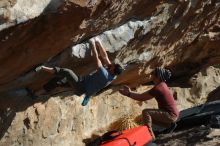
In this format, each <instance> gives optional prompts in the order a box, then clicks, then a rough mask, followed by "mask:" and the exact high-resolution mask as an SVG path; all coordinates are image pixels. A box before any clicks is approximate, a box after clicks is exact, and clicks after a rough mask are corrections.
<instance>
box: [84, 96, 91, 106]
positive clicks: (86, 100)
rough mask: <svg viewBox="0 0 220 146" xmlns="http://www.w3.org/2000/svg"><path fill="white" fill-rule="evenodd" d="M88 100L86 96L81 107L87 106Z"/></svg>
mask: <svg viewBox="0 0 220 146" xmlns="http://www.w3.org/2000/svg"><path fill="white" fill-rule="evenodd" d="M89 98H90V96H87V95H86V97H85V98H84V99H83V102H82V106H86V105H87V103H88V102H89Z"/></svg>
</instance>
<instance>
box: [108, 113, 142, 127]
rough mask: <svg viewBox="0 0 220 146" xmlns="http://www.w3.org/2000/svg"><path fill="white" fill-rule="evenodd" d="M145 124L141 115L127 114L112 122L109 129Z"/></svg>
mask: <svg viewBox="0 0 220 146" xmlns="http://www.w3.org/2000/svg"><path fill="white" fill-rule="evenodd" d="M140 125H143V123H142V118H141V115H140V116H137V115H136V114H127V115H124V116H122V117H121V118H120V119H119V120H117V121H116V122H114V123H112V124H111V125H110V127H109V130H125V129H131V128H135V127H138V126H140Z"/></svg>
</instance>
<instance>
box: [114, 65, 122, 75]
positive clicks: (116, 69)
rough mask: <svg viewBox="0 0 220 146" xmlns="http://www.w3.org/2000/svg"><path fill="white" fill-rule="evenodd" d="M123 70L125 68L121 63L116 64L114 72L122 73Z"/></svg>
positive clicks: (116, 73)
mask: <svg viewBox="0 0 220 146" xmlns="http://www.w3.org/2000/svg"><path fill="white" fill-rule="evenodd" d="M122 71H123V68H122V67H121V65H119V64H115V68H114V74H115V75H120V74H121V73H122Z"/></svg>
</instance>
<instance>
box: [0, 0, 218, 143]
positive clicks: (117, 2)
mask: <svg viewBox="0 0 220 146" xmlns="http://www.w3.org/2000/svg"><path fill="white" fill-rule="evenodd" d="M219 12H220V1H218V0H206V1H202V0H201V1H198V0H185V1H180V0H179V1H159V0H137V1H132V0H125V1H122V0H113V1H112V0H111V1H110V0H91V1H87V0H82V1H79V0H67V1H64V0H44V1H43V0H38V1H37V0H32V1H24V0H17V1H15V0H14V1H13V0H3V1H0V30H1V31H0V108H1V114H0V115H1V116H0V117H1V118H0V123H1V124H0V125H1V126H0V131H1V132H0V136H1V141H0V145H25V146H26V145H27V146H29V145H34V146H40V145H46V146H47V145H51V146H56V145H57V146H58V145H59V146H60V145H65V146H68V145H69V146H72V145H84V142H83V141H84V139H86V138H90V137H91V135H92V134H93V133H96V132H97V131H99V130H100V129H102V130H103V129H104V130H107V127H108V126H109V125H110V124H112V123H114V122H115V121H117V120H118V119H119V118H120V117H122V116H123V115H125V114H131V113H137V115H138V114H140V113H141V110H142V109H143V108H146V107H149V108H150V107H157V104H156V102H155V100H151V101H148V102H144V103H143V104H142V103H136V102H134V101H133V100H131V99H128V98H126V97H124V96H121V95H119V93H118V92H117V90H118V88H119V87H118V86H120V85H123V84H127V85H129V86H131V87H133V88H135V87H139V88H137V91H138V92H144V91H146V90H148V89H150V88H151V87H152V86H149V85H148V84H150V83H149V81H150V80H149V74H150V73H151V71H152V70H153V69H154V68H155V67H157V66H163V67H167V68H169V69H171V71H172V73H173V77H172V79H171V81H170V82H169V83H168V85H169V86H171V90H172V92H173V94H174V97H175V99H176V101H177V106H178V109H184V108H188V107H191V106H193V105H195V104H201V103H202V102H205V101H206V100H207V101H212V100H216V99H219V98H220V97H219V95H220V94H219V93H220V92H219V91H220V90H219V83H220V81H219V79H220V78H219V76H220V73H219V72H220V71H219V67H220V66H219V64H220V51H219V46H220V41H219V40H220V18H219ZM94 37H97V38H99V39H100V40H101V41H102V43H103V46H104V47H105V48H106V50H107V52H108V54H109V56H110V58H111V60H112V61H114V62H118V63H121V64H122V65H123V66H124V68H125V69H126V70H125V71H124V72H123V74H122V75H121V76H119V77H118V78H117V80H115V81H114V82H113V83H112V86H111V87H110V88H107V89H106V90H104V91H103V92H101V93H100V94H99V95H98V96H95V97H93V98H92V99H91V101H90V102H89V104H88V105H87V106H86V107H82V106H81V102H82V99H83V96H80V97H78V96H75V95H74V91H68V92H64V93H61V94H56V95H51V96H49V95H47V96H42V97H40V98H39V99H37V100H36V101H33V100H32V99H31V98H30V97H27V96H25V95H26V94H27V92H26V90H25V88H27V87H28V88H31V89H33V90H34V91H37V90H39V89H41V88H42V85H43V84H44V83H45V82H47V81H48V80H49V79H50V78H51V77H52V76H49V75H47V74H45V73H42V72H40V73H35V72H34V68H35V67H36V66H38V65H39V64H45V65H49V66H61V67H68V68H71V69H73V70H74V71H75V72H76V73H77V74H80V75H85V74H88V73H89V72H91V71H93V70H94V68H95V66H94V62H93V60H92V57H91V52H90V48H89V45H88V40H89V39H90V38H94ZM211 65H213V66H214V67H209V66H211ZM145 83H148V84H147V86H146V85H144V86H141V87H140V85H142V84H145ZM99 132H100V131H99ZM100 133H103V132H100Z"/></svg>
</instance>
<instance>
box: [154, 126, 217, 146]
mask: <svg viewBox="0 0 220 146" xmlns="http://www.w3.org/2000/svg"><path fill="white" fill-rule="evenodd" d="M155 143H156V144H157V145H159V146H219V145H220V129H212V128H209V127H207V126H203V125H202V126H199V127H193V128H190V129H186V130H182V131H177V132H174V133H170V134H164V135H159V136H158V137H157V139H156V141H155Z"/></svg>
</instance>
